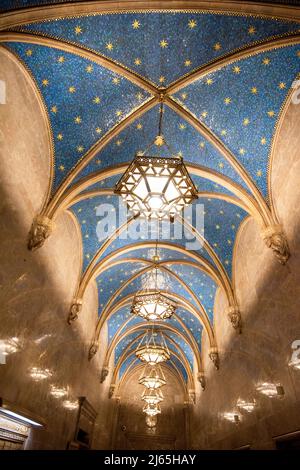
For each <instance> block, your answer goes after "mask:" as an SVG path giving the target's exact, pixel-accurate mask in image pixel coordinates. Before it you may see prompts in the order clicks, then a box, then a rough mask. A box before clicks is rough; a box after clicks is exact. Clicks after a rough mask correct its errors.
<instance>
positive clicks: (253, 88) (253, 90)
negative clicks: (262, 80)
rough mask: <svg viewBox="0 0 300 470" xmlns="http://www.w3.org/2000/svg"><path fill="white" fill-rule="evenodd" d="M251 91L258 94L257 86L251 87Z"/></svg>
mask: <svg viewBox="0 0 300 470" xmlns="http://www.w3.org/2000/svg"><path fill="white" fill-rule="evenodd" d="M251 93H253V94H254V95H256V94H257V88H256V87H255V86H253V87H252V88H251Z"/></svg>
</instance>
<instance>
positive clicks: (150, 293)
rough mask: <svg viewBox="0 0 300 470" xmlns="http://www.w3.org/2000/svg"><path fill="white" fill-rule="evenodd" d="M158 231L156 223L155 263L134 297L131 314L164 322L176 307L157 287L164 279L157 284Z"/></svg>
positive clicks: (153, 258)
mask: <svg viewBox="0 0 300 470" xmlns="http://www.w3.org/2000/svg"><path fill="white" fill-rule="evenodd" d="M159 230H160V223H159V221H158V228H157V239H156V246H155V254H154V256H153V257H152V260H153V262H154V263H155V267H154V269H153V270H152V271H151V272H150V273H147V277H146V279H145V282H144V285H143V290H142V291H140V292H138V293H137V294H136V295H135V296H134V299H133V302H132V306H131V313H132V314H134V315H139V316H140V317H142V318H144V319H145V320H149V321H156V320H165V319H167V318H170V317H171V316H172V315H173V314H174V313H175V311H176V307H177V304H176V302H174V301H173V300H172V299H170V298H169V297H168V296H167V295H166V294H165V293H163V292H161V291H160V290H159V286H158V284H159V283H160V284H161V285H162V284H163V281H164V279H165V278H163V279H159V282H158V265H157V262H158V261H159V255H158V240H159V237H160V234H159ZM160 287H161V286H160Z"/></svg>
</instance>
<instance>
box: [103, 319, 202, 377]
mask: <svg viewBox="0 0 300 470" xmlns="http://www.w3.org/2000/svg"><path fill="white" fill-rule="evenodd" d="M152 326H156V327H158V328H159V329H162V330H167V331H171V332H173V333H175V334H176V335H178V336H180V337H182V338H183V339H184V340H185V341H186V342H187V344H189V346H190V348H191V349H192V351H193V353H194V356H195V358H196V362H197V367H198V372H200V371H202V363H201V356H200V352H199V348H198V346H197V343H196V341H195V339H194V338H193V337H192V336H191V335H189V336H186V335H183V333H182V332H181V331H179V330H177V329H176V328H175V327H174V326H172V325H169V324H168V323H167V322H163V323H153V322H147V324H146V325H145V321H143V322H142V320H141V323H139V324H137V325H135V326H133V327H132V328H130V329H129V330H126V331H124V332H123V333H119V334H116V335H115V337H114V338H113V340H112V342H111V343H110V345H109V346H108V348H107V350H106V354H105V360H104V366H103V367H108V365H109V361H110V358H111V355H112V353H113V351H114V349H115V347H116V345H117V344H118V343H119V342H120V341H122V339H124V338H126V336H128V335H129V334H131V333H133V332H135V331H139V330H140V329H145V328H149V329H151V327H152ZM193 339H194V341H193Z"/></svg>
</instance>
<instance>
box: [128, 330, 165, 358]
mask: <svg viewBox="0 0 300 470" xmlns="http://www.w3.org/2000/svg"><path fill="white" fill-rule="evenodd" d="M135 354H136V356H137V357H138V359H140V360H141V361H143V362H147V363H148V364H150V365H151V366H154V365H155V364H159V363H160V362H164V361H167V360H168V359H170V357H171V356H170V351H169V349H168V346H167V343H166V341H165V338H164V336H163V333H162V332H161V331H159V332H155V331H154V330H152V331H151V333H150V334H149V332H146V333H145V335H144V336H143V338H142V339H141V342H140V343H139V345H138V347H137V349H136V351H135Z"/></svg>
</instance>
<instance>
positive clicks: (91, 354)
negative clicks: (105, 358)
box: [89, 341, 99, 361]
mask: <svg viewBox="0 0 300 470" xmlns="http://www.w3.org/2000/svg"><path fill="white" fill-rule="evenodd" d="M98 348H99V345H98V342H97V341H93V342H92V344H91V347H90V349H89V361H90V360H91V359H92V358H93V357H94V356H95V354H96V352H97V351H98Z"/></svg>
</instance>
